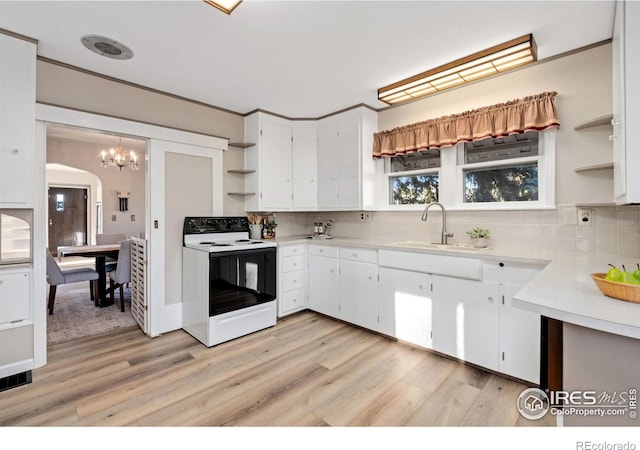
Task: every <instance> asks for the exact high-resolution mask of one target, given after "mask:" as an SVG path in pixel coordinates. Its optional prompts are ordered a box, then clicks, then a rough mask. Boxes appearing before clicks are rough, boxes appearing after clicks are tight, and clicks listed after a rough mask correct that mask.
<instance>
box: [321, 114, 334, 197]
mask: <svg viewBox="0 0 640 450" xmlns="http://www.w3.org/2000/svg"><path fill="white" fill-rule="evenodd" d="M337 206H338V128H337V124H336V121H335V119H333V118H329V119H325V120H321V121H320V122H319V124H318V207H319V208H335V207H337Z"/></svg>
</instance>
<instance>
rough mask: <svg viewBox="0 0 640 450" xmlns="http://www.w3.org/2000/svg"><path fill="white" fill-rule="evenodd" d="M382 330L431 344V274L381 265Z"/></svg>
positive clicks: (411, 340)
mask: <svg viewBox="0 0 640 450" xmlns="http://www.w3.org/2000/svg"><path fill="white" fill-rule="evenodd" d="M378 271H379V275H380V282H379V285H378V287H379V290H378V301H379V315H380V323H379V327H378V330H379V331H380V332H381V333H384V334H386V335H389V336H393V337H396V338H398V339H400V340H402V341H406V342H410V343H412V344H416V345H420V346H422V347H426V348H431V347H432V341H431V330H432V326H433V320H432V318H433V301H432V297H431V290H430V286H431V275H429V274H426V273H419V272H411V271H408V270H401V269H391V268H387V267H380V268H379V269H378Z"/></svg>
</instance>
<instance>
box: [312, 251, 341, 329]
mask: <svg viewBox="0 0 640 450" xmlns="http://www.w3.org/2000/svg"><path fill="white" fill-rule="evenodd" d="M308 258H309V280H308V281H309V282H308V292H309V293H308V295H309V309H312V310H313V311H317V312H319V313H322V314H326V315H328V316H331V317H338V316H339V312H338V259H337V258H329V257H326V256H317V255H309V257H308Z"/></svg>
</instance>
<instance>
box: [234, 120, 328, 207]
mask: <svg viewBox="0 0 640 450" xmlns="http://www.w3.org/2000/svg"><path fill="white" fill-rule="evenodd" d="M316 133H317V130H316V123H315V121H290V120H287V119H283V118H281V117H275V116H271V115H269V114H265V113H262V112H257V113H254V114H251V115H250V116H248V117H247V118H246V119H245V140H246V141H247V142H255V143H256V145H255V146H253V147H249V148H247V149H246V150H245V170H251V171H255V172H252V173H249V174H247V176H246V178H245V194H247V199H246V201H245V208H246V210H247V211H287V210H291V209H294V208H295V209H312V208H315V207H316V204H317V163H316V158H317V135H316ZM252 194H254V195H252Z"/></svg>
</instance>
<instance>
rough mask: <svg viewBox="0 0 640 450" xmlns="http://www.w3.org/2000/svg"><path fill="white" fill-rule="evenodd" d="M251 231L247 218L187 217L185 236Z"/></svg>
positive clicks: (184, 229)
mask: <svg viewBox="0 0 640 450" xmlns="http://www.w3.org/2000/svg"><path fill="white" fill-rule="evenodd" d="M245 231H246V232H248V231H249V219H247V218H246V217H185V218H184V227H183V230H182V234H183V235H187V234H209V233H238V232H245Z"/></svg>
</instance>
